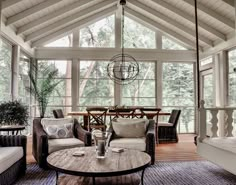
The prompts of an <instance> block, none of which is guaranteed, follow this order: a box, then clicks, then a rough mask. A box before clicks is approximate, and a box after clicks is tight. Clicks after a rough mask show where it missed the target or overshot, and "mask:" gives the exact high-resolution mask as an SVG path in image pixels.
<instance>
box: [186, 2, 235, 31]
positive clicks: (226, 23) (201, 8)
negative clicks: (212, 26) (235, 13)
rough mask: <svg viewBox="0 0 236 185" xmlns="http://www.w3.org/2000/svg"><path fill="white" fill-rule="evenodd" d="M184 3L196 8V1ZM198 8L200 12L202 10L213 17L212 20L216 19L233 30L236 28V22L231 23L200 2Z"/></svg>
mask: <svg viewBox="0 0 236 185" xmlns="http://www.w3.org/2000/svg"><path fill="white" fill-rule="evenodd" d="M184 2H186V3H187V4H189V5H191V6H193V7H194V6H195V5H194V1H192V0H184ZM197 8H198V10H201V11H202V12H204V13H206V14H207V15H209V16H211V17H212V18H214V19H215V20H217V21H219V22H221V23H223V24H225V25H227V26H229V27H231V28H233V29H234V28H235V23H234V21H231V20H230V19H228V18H226V17H224V16H222V15H220V14H218V13H217V12H215V11H214V10H212V9H210V8H208V7H206V6H205V5H203V4H201V3H199V2H198V4H197Z"/></svg>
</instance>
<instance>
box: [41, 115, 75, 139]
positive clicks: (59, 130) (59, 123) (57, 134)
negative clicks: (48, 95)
mask: <svg viewBox="0 0 236 185" xmlns="http://www.w3.org/2000/svg"><path fill="white" fill-rule="evenodd" d="M73 121H74V120H73V119H71V118H69V119H68V118H62V119H54V118H44V119H42V120H41V124H42V126H43V129H44V131H45V132H46V133H47V135H48V137H49V138H50V139H60V138H73V137H74V134H73V127H74V123H73Z"/></svg>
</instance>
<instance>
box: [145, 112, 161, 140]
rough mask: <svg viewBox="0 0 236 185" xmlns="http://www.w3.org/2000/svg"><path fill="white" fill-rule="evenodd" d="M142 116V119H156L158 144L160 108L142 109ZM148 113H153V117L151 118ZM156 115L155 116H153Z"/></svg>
mask: <svg viewBox="0 0 236 185" xmlns="http://www.w3.org/2000/svg"><path fill="white" fill-rule="evenodd" d="M140 111H141V116H140V118H143V117H145V118H147V119H154V118H155V119H154V121H155V138H156V143H158V116H159V112H160V111H161V109H160V108H140ZM148 113H152V116H150V115H149V114H148ZM153 113H154V115H153Z"/></svg>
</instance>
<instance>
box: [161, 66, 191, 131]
mask: <svg viewBox="0 0 236 185" xmlns="http://www.w3.org/2000/svg"><path fill="white" fill-rule="evenodd" d="M162 78H163V81H162V94H163V95H162V107H163V111H164V112H165V111H167V112H171V110H172V109H181V115H180V121H179V125H178V131H179V132H180V133H193V132H194V131H195V129H194V120H195V119H194V118H195V116H194V115H195V114H194V113H195V103H194V100H195V98H194V74H193V64H192V63H191V64H189V63H163V76H162Z"/></svg>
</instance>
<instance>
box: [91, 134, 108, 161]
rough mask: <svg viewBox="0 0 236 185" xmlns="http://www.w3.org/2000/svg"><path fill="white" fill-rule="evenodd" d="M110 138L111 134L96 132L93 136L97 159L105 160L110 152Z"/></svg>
mask: <svg viewBox="0 0 236 185" xmlns="http://www.w3.org/2000/svg"><path fill="white" fill-rule="evenodd" d="M109 136H110V133H109V132H102V131H101V132H95V133H94V134H93V138H94V144H95V149H96V158H98V159H104V158H105V157H106V156H107V152H108V144H109V143H108V138H109Z"/></svg>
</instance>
